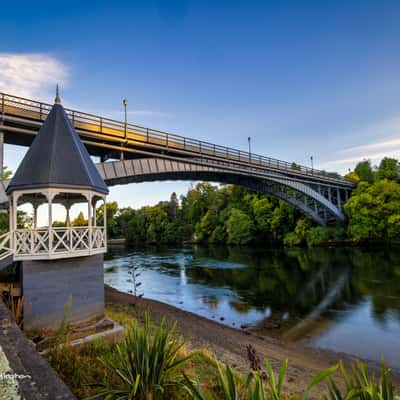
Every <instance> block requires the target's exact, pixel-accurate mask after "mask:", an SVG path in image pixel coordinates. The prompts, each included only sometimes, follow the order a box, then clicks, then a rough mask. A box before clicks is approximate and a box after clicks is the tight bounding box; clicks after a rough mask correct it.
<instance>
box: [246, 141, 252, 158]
mask: <svg viewBox="0 0 400 400" xmlns="http://www.w3.org/2000/svg"><path fill="white" fill-rule="evenodd" d="M247 142H248V143H249V160H251V137H250V136H249V137H248V138H247Z"/></svg>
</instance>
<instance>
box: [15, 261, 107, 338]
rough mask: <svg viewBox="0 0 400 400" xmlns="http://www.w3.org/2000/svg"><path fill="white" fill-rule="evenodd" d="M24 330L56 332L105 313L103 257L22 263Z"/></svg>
mask: <svg viewBox="0 0 400 400" xmlns="http://www.w3.org/2000/svg"><path fill="white" fill-rule="evenodd" d="M21 287H22V294H23V296H24V330H26V331H40V330H44V329H46V330H56V329H58V328H59V327H60V324H61V322H62V321H63V319H64V318H65V319H66V320H67V321H68V322H70V323H71V324H75V323H79V322H84V321H89V320H92V319H97V318H101V317H102V316H103V314H104V267H103V255H102V254H99V255H94V256H89V257H75V258H68V259H59V260H41V261H39V260H37V261H30V260H29V261H22V262H21Z"/></svg>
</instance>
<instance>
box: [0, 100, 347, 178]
mask: <svg viewBox="0 0 400 400" xmlns="http://www.w3.org/2000/svg"><path fill="white" fill-rule="evenodd" d="M51 108H52V105H50V104H47V103H42V102H39V101H35V100H30V99H25V98H22V97H17V96H13V95H9V94H4V93H0V112H1V113H2V114H5V113H11V114H16V115H21V114H22V115H24V117H27V118H32V119H40V120H44V119H45V118H46V117H47V115H48V113H49V112H50V110H51ZM65 111H66V113H67V115H68V116H69V118H70V119H71V121H72V123H73V125H74V126H75V128H77V129H81V130H85V131H88V132H89V133H99V134H103V135H108V136H111V137H114V138H118V139H119V141H120V142H124V141H129V142H141V143H143V144H147V145H149V146H153V147H158V148H165V147H166V148H167V149H171V150H178V151H179V150H181V151H184V152H187V153H191V154H193V155H199V154H200V155H203V156H212V157H218V158H224V159H230V160H233V161H236V162H245V163H246V164H252V165H255V166H259V167H273V168H277V169H280V170H285V171H291V172H296V173H298V174H304V175H310V176H321V177H326V178H331V179H337V180H340V181H344V179H343V178H342V177H340V176H339V175H338V174H335V173H329V172H326V171H321V170H317V169H314V168H310V167H306V166H304V165H299V164H296V163H293V162H292V163H290V162H287V161H283V160H279V159H276V158H271V157H266V156H262V155H259V154H256V153H249V152H246V151H242V150H237V149H233V148H231V147H226V146H220V145H216V144H213V143H210V142H206V141H201V140H196V139H192V138H189V137H185V136H180V135H176V134H173V133H167V132H162V131H158V130H155V129H150V128H145V127H143V126H140V125H135V124H130V123H128V124H125V123H124V122H121V121H116V120H113V119H111V118H104V117H101V116H98V115H94V114H89V113H84V112H81V111H77V110H72V109H65ZM125 132H126V137H125ZM129 142H128V144H132V143H129Z"/></svg>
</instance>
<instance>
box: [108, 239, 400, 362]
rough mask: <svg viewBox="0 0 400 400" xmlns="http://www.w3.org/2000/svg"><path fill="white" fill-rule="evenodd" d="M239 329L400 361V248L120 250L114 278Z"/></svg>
mask: <svg viewBox="0 0 400 400" xmlns="http://www.w3.org/2000/svg"><path fill="white" fill-rule="evenodd" d="M132 265H135V267H136V269H137V272H138V273H139V274H140V276H139V277H138V279H137V280H138V281H139V282H140V283H141V285H140V286H139V288H138V291H139V293H143V294H144V296H145V297H147V298H150V299H156V300H159V301H162V302H165V303H168V304H170V305H173V306H176V307H179V308H181V309H183V310H186V311H191V312H193V313H196V314H199V315H201V316H204V317H206V318H209V319H213V320H216V321H219V322H220V323H224V324H227V325H230V326H233V327H236V328H239V329H243V328H251V329H256V330H258V331H260V332H261V333H264V334H269V335H272V336H275V337H281V338H283V339H285V340H290V341H297V342H302V343H304V344H305V345H307V346H311V347H315V348H325V349H330V350H334V351H337V352H345V353H350V354H353V355H356V356H359V357H363V358H368V359H371V360H375V361H380V359H381V357H382V356H383V357H384V359H385V361H386V362H387V363H389V364H390V365H391V366H392V367H395V368H396V369H400V249H399V248H391V249H389V248H387V249H386V248H385V249H382V248H379V249H358V248H332V249H330V248H317V249H311V250H306V249H270V248H268V247H266V248H264V249H260V248H257V249H254V248H242V247H223V246H221V247H202V246H190V247H184V248H164V249H163V248H161V249H160V248H145V249H144V248H142V249H129V250H128V249H111V250H110V252H109V253H108V254H107V257H106V260H105V282H106V283H107V284H109V285H111V286H113V287H115V288H117V289H119V290H122V291H125V292H132V291H133V283H132V275H131V274H130V273H129V272H130V271H131V268H130V267H131V266H132Z"/></svg>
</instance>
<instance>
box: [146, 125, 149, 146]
mask: <svg viewBox="0 0 400 400" xmlns="http://www.w3.org/2000/svg"><path fill="white" fill-rule="evenodd" d="M146 141H147V143H149V128H146Z"/></svg>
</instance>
